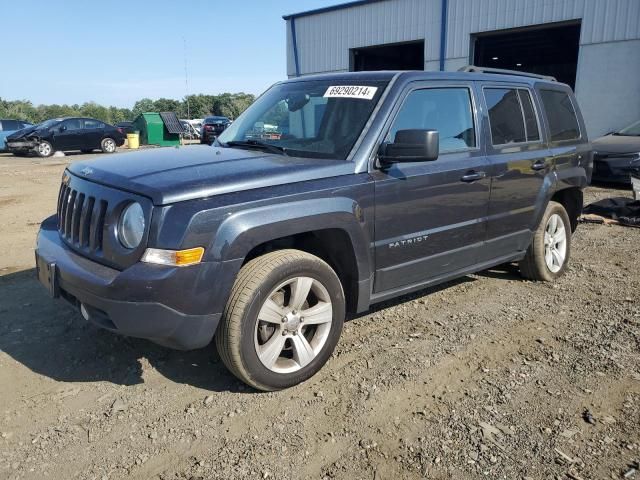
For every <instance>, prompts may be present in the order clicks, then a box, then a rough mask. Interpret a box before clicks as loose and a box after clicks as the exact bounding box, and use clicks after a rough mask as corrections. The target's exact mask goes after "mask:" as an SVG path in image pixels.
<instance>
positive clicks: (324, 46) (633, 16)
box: [287, 0, 640, 76]
mask: <svg viewBox="0 0 640 480" xmlns="http://www.w3.org/2000/svg"><path fill="white" fill-rule="evenodd" d="M441 4H442V2H441V0H387V1H381V2H374V3H371V4H369V5H360V6H355V7H349V8H345V9H340V10H334V11H329V12H325V13H321V14H317V15H310V16H302V17H298V18H296V19H295V21H296V33H297V35H296V36H297V43H298V57H299V61H300V72H301V73H302V74H309V73H317V72H331V71H344V70H348V69H349V50H350V49H352V48H357V47H363V46H369V45H381V44H386V43H396V42H404V41H410V40H422V39H424V41H425V63H426V67H427V68H428V69H430V70H431V69H433V68H432V67H433V66H435V64H434V62H437V61H438V59H439V49H440V13H441V12H440V8H441ZM572 19H581V20H582V29H581V38H580V44H581V45H587V44H592V43H602V42H611V41H620V40H632V39H639V38H640V0H449V12H448V23H447V47H446V52H447V54H446V57H447V59H464V63H466V62H467V60H468V58H469V46H470V35H471V34H473V33H479V32H486V31H491V30H502V29H506V28H514V27H522V26H527V25H537V24H542V23H549V22H558V21H564V20H572ZM290 21H291V20H289V21H287V73H288V75H290V76H292V75H295V66H294V61H293V52H292V38H291V34H290ZM639 55H640V53H639Z"/></svg>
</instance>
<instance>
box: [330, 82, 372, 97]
mask: <svg viewBox="0 0 640 480" xmlns="http://www.w3.org/2000/svg"><path fill="white" fill-rule="evenodd" d="M377 91H378V87H362V86H357V85H339V86H333V87H329V88H327V91H326V92H324V96H325V97H326V98H361V99H363V100H371V99H372V98H373V96H374V95H375V94H376V92H377Z"/></svg>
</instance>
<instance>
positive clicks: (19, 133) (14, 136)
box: [7, 125, 38, 140]
mask: <svg viewBox="0 0 640 480" xmlns="http://www.w3.org/2000/svg"><path fill="white" fill-rule="evenodd" d="M37 131H38V127H37V126H35V125H34V126H33V127H27V128H23V129H22V130H18V131H16V132H14V133H12V134H11V135H9V136H8V137H7V140H18V139H20V138H24V137H26V136H27V135H29V134H30V133H33V132H37Z"/></svg>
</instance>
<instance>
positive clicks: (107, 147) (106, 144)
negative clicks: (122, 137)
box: [100, 137, 116, 153]
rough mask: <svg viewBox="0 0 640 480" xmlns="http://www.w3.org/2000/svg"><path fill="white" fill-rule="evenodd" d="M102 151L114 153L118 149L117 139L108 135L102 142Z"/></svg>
mask: <svg viewBox="0 0 640 480" xmlns="http://www.w3.org/2000/svg"><path fill="white" fill-rule="evenodd" d="M100 148H101V149H102V153H113V152H115V151H116V141H115V140H114V139H113V138H110V137H107V138H105V139H103V140H102V142H101V143H100Z"/></svg>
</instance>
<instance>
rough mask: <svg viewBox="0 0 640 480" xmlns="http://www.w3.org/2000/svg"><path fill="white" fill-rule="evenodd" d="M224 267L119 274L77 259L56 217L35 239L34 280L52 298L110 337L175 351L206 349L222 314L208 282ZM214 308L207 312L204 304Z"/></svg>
mask: <svg viewBox="0 0 640 480" xmlns="http://www.w3.org/2000/svg"><path fill="white" fill-rule="evenodd" d="M223 265H224V264H223V263H203V264H200V265H194V266H191V267H185V268H178V267H176V268H170V267H163V266H159V265H151V264H145V263H136V264H134V265H133V266H131V267H129V268H127V269H125V270H123V271H119V270H115V269H112V268H110V267H107V266H104V265H101V264H99V263H96V262H93V261H91V260H89V259H87V258H85V257H83V256H81V255H78V254H77V253H75V252H74V251H73V250H71V249H70V248H69V247H67V246H66V245H65V244H64V243H63V242H62V241H61V240H60V237H59V234H58V231H57V229H56V217H55V216H54V217H50V218H48V219H47V220H45V221H44V222H43V223H42V225H41V228H40V231H39V233H38V241H37V248H36V270H37V272H38V279H39V280H40V282H41V283H42V284H43V285H44V286H45V287H46V288H47V289H48V291H49V293H50V294H51V295H52V296H53V297H61V298H63V299H65V300H67V301H69V302H70V303H71V304H73V305H74V306H76V307H78V308H81V311H82V314H83V316H84V317H85V318H86V319H87V320H88V321H90V322H91V323H94V324H95V325H97V326H99V327H101V328H104V329H107V330H109V331H112V332H115V333H119V334H122V335H127V336H131V337H139V338H145V339H149V340H152V341H153V342H156V343H159V344H161V345H164V346H167V347H171V348H176V349H180V350H189V349H194V348H201V347H204V346H206V345H207V344H209V342H211V339H212V338H213V335H214V333H215V331H216V328H217V325H218V321H219V320H220V317H221V313H208V311H213V312H221V311H222V307H220V308H217V305H216V304H220V303H221V302H220V298H221V296H220V295H215V294H214V293H213V292H212V283H211V280H212V279H213V278H215V277H217V276H218V274H219V273H221V270H222V266H223ZM216 297H217V301H215V303H216V304H214V305H213V306H211V302H210V301H209V299H211V298H214V299H216Z"/></svg>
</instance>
